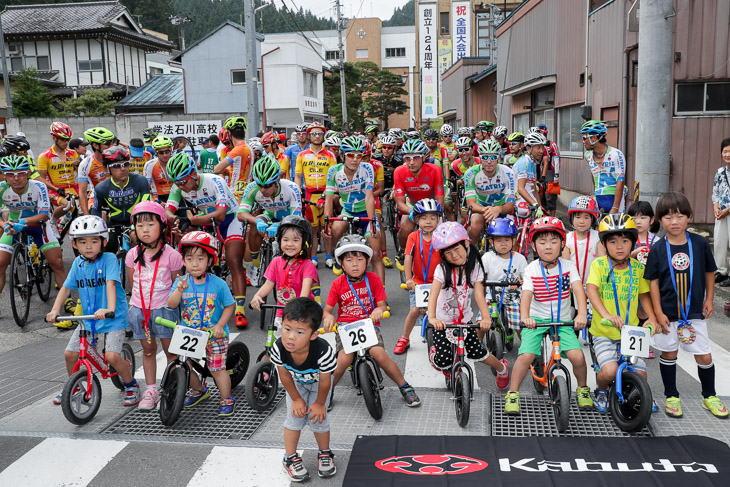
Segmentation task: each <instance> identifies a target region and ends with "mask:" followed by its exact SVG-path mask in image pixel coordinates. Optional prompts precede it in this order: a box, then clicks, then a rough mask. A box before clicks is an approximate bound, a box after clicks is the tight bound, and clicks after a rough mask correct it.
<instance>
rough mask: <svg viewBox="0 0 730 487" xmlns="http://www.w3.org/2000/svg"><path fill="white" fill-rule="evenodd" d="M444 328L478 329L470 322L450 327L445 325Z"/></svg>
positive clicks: (453, 324) (476, 325) (454, 324)
mask: <svg viewBox="0 0 730 487" xmlns="http://www.w3.org/2000/svg"><path fill="white" fill-rule="evenodd" d="M446 328H479V324H477V323H472V322H471V321H470V322H469V323H463V324H462V323H452V324H450V325H446Z"/></svg>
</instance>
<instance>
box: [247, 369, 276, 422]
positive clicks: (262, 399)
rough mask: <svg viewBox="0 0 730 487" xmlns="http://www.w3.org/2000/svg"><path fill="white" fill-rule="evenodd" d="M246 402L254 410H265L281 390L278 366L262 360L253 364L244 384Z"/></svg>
mask: <svg viewBox="0 0 730 487" xmlns="http://www.w3.org/2000/svg"><path fill="white" fill-rule="evenodd" d="M243 391H244V394H245V395H246V402H247V403H248V405H249V406H251V409H253V410H254V411H265V410H266V409H268V407H269V406H271V403H272V402H274V399H276V394H277V393H278V392H279V375H278V373H277V371H276V366H274V364H272V363H271V362H267V361H265V360H262V361H261V362H258V363H257V364H256V365H254V366H253V369H252V370H251V372H250V373H249V374H248V377H246V384H245V386H244V389H243Z"/></svg>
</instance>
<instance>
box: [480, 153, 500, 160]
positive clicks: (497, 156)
mask: <svg viewBox="0 0 730 487" xmlns="http://www.w3.org/2000/svg"><path fill="white" fill-rule="evenodd" d="M481 158H482V159H485V160H487V161H496V160H497V159H499V155H498V154H489V155H488V156H481Z"/></svg>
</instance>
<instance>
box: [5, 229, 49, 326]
mask: <svg viewBox="0 0 730 487" xmlns="http://www.w3.org/2000/svg"><path fill="white" fill-rule="evenodd" d="M52 285H53V271H52V270H51V265H50V264H49V263H48V261H47V260H46V258H45V256H44V255H43V252H41V250H40V249H39V248H38V246H37V245H36V244H35V242H34V241H33V239H32V237H31V236H30V235H28V233H27V232H26V231H25V229H23V230H21V231H20V232H19V233H18V234H17V238H16V239H15V243H14V244H13V253H12V255H11V257H10V307H11V309H12V312H13V319H14V320H15V323H16V324H17V325H18V326H19V327H21V328H22V327H24V326H25V325H26V324H27V323H28V314H29V313H30V297H31V295H32V294H33V287H34V286H35V288H36V289H37V290H38V296H39V297H40V298H41V300H42V301H44V302H45V301H48V298H49V297H50V295H51V286H52Z"/></svg>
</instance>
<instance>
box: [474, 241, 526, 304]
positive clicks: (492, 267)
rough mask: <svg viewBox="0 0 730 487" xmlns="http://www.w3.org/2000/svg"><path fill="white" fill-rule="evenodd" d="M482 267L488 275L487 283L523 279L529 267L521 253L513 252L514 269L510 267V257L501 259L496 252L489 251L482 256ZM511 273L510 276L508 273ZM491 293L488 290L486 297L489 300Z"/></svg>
mask: <svg viewBox="0 0 730 487" xmlns="http://www.w3.org/2000/svg"><path fill="white" fill-rule="evenodd" d="M482 265H483V266H484V271H485V272H486V273H487V277H486V279H485V280H487V281H504V280H509V279H522V276H523V275H524V273H525V267H527V259H525V256H524V255H522V254H520V253H519V252H512V267H510V262H509V257H500V256H499V255H497V254H496V253H495V252H494V251H491V250H490V251H489V252H487V253H486V254H484V255H483V256H482ZM508 271H509V276H508V275H507V272H508ZM490 294H491V291H490V290H489V289H488V288H487V292H486V295H487V297H488V298H491V296H490ZM505 296H507V293H505Z"/></svg>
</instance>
